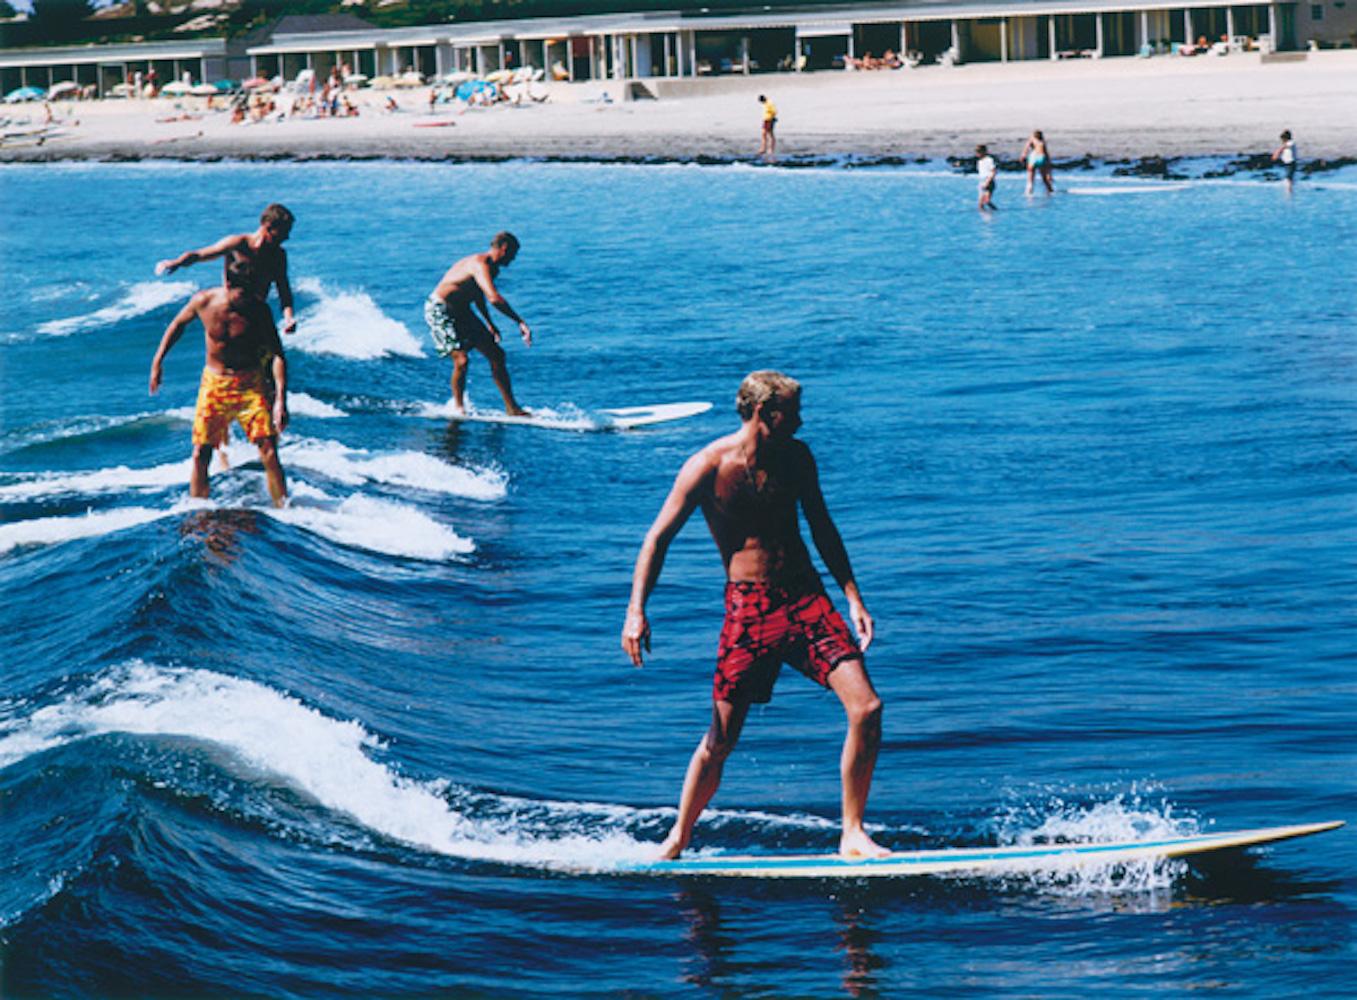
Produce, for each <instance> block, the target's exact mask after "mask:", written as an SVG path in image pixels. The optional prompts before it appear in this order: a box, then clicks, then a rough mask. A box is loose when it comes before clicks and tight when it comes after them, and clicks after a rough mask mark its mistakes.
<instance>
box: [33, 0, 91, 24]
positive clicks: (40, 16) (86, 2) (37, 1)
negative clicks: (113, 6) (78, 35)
mask: <svg viewBox="0 0 1357 1000" xmlns="http://www.w3.org/2000/svg"><path fill="white" fill-rule="evenodd" d="M93 13H94V4H93V3H92V2H91V0H33V20H34V21H36V22H37V23H39V24H42V25H50V26H51V27H54V28H61V27H68V26H69V27H73V26H74V25H75V24H77V23H78V22H80V21H83V20H84V19H85V18H87V17H89V16H90V15H91V14H93Z"/></svg>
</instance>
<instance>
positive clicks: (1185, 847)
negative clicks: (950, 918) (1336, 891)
mask: <svg viewBox="0 0 1357 1000" xmlns="http://www.w3.org/2000/svg"><path fill="white" fill-rule="evenodd" d="M1342 825H1343V823H1342V822H1341V821H1335V822H1329V823H1308V824H1302V825H1299V826H1272V827H1264V828H1261V829H1257V830H1237V831H1233V832H1230V833H1204V834H1198V835H1195V836H1190V837H1167V838H1160V839H1154V840H1123V841H1115V842H1107V843H1092V844H1035V845H1021V846H1014V847H983V848H947V849H944V850H933V851H896V852H893V853H891V854H888V855H886V856H885V857H881V858H856V859H855V858H842V857H840V856H839V855H837V854H808V855H776V854H769V855H760V854H750V855H709V856H699V857H690V858H679V859H678V860H676V861H651V862H643V863H640V864H635V865H628V866H625V867H623V868H622V869H620V871H621V872H623V873H624V874H634V875H719V876H736V877H741V878H899V877H905V876H916V875H968V874H993V873H997V874H1003V873H1007V872H1030V871H1048V870H1049V871H1057V870H1060V869H1062V868H1068V867H1072V866H1079V865H1113V864H1124V863H1126V862H1132V861H1153V860H1156V859H1159V858H1183V857H1191V856H1192V855H1197V854H1209V853H1211V852H1213V851H1227V850H1238V849H1242V848H1246V847H1257V846H1260V845H1263V844H1273V843H1276V842H1278V841H1282V840H1293V839H1295V838H1296V837H1309V836H1312V835H1313V834H1316V833H1324V832H1325V831H1326V830H1336V829H1338V827H1340V826H1342Z"/></svg>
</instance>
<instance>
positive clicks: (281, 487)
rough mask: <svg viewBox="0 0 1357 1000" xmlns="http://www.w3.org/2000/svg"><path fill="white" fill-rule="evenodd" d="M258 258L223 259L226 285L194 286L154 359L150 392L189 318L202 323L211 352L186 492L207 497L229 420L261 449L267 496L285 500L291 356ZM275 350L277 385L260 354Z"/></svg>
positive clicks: (157, 384)
mask: <svg viewBox="0 0 1357 1000" xmlns="http://www.w3.org/2000/svg"><path fill="white" fill-rule="evenodd" d="M257 280H258V274H257V268H256V265H255V264H254V262H253V261H251V260H248V259H241V258H236V259H234V260H231V261H228V262H227V264H226V283H225V286H219V287H217V288H205V289H203V290H202V291H199V292H196V293H195V294H194V295H193V297H192V298H191V299H189V300H188V303H187V304H186V305H185V306H184V308H183V309H181V310H179V315H177V316H175V317H174V319H173V320H172V321H171V322H170V325H169V326H168V327H166V328H165V334H164V336H163V337H161V338H160V347H159V348H157V350H156V352H155V357H154V358H152V359H151V382H150V387H151V394H152V395H154V394H155V393H156V392H158V391H159V390H160V383H161V367H162V365H163V363H164V361H165V355H166V354H168V353H169V352H170V348H172V347H174V345H175V343H177V342H178V340H179V338H180V337H181V336H182V335H183V333H184V330H186V329H187V328H188V325H189V323H191V322H192V321H193V318H194V317H195V316H196V317H197V318H198V319H199V320H201V321H202V324H203V334H204V338H203V342H204V345H205V347H206V359H205V363H204V366H203V375H202V379H201V381H200V382H199V385H198V404H197V407H196V408H195V409H194V412H193V469H192V472H191V473H190V475H189V493H190V494H191V495H192V496H195V497H206V496H208V495H209V494H208V482H207V473H208V466H209V465H210V464H211V462H212V450H213V448H215V447H216V446H217V444H218V443H219V442H221V441H224V440H225V438H226V434H227V429H228V428H229V426H230V423H231V421H232V420H236V421H239V423H240V426H241V428H242V429H243V430H244V431H245V435H246V436H247V437H248V438H249V439H250V440H251V441H252V442H254V444H255V445H256V446H257V447H258V448H259V459H260V461H261V462H263V463H264V475H265V477H266V479H267V481H268V488H269V495H270V496H271V497H272V498H273V505H274V506H275V507H281V506H283V503H284V501H286V500H287V480H286V479H285V478H284V476H283V466H282V463H281V462H279V460H278V435H279V434H280V433H281V432H282V431H283V430H285V429H286V428H287V359H286V358H285V357H284V356H283V344H282V341H281V340H279V339H278V328H277V326H275V325H274V322H273V313H272V312H270V311H269V307H268V306H267V305H265V304H264V303H263V302H262V301H260V299H259V296H258V295H257V294H256V293H255V282H256V281H257ZM265 356H271V357H272V363H271V368H272V376H273V378H272V388H271V390H270V386H269V385H268V384H267V383H266V382H265V379H264V372H263V370H262V369H261V367H260V359H261V358H263V357H265Z"/></svg>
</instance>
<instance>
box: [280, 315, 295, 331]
mask: <svg viewBox="0 0 1357 1000" xmlns="http://www.w3.org/2000/svg"><path fill="white" fill-rule="evenodd" d="M283 332H284V333H296V332H297V317H296V316H289V317H288V318H287V319H286V320H285V321H284V322H283Z"/></svg>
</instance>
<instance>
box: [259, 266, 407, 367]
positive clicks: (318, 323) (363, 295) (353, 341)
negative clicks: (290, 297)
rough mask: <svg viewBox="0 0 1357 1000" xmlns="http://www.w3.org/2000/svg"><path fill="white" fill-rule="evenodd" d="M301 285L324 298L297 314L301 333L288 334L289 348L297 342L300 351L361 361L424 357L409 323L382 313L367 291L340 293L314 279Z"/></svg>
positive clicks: (296, 345)
mask: <svg viewBox="0 0 1357 1000" xmlns="http://www.w3.org/2000/svg"><path fill="white" fill-rule="evenodd" d="M297 287H298V289H299V290H300V291H304V292H307V293H308V294H311V295H315V296H317V297H319V299H320V301H319V302H316V303H315V304H313V305H310V306H308V307H307V308H305V309H303V310H302V312H301V313H300V315H298V316H297V332H296V333H295V334H293V335H292V336H290V337H288V339H287V342H286V345H287V346H288V347H293V346H294V345H295V347H296V349H297V350H300V351H306V352H308V353H311V354H337V355H339V356H340V357H344V358H353V359H356V360H359V361H370V360H373V359H375V358H384V357H388V356H390V355H393V354H399V355H403V356H405V357H411V358H418V357H423V356H424V351H423V350H422V349H421V348H420V345H419V341H418V340H417V339H416V338H415V337H414V335H413V334H411V333H410V331H409V329H407V328H406V326H405V324H403V323H400V322H397V321H396V320H394V319H392V318H391V317H389V316H387V315H386V314H385V313H384V312H382V310H381V308H380V307H379V306H378V305H377V303H376V302H374V301H373V300H372V297H371V296H370V295H368V293H367V292H364V291H361V290H357V289H354V290H342V291H337V292H336V291H332V290H330V289H328V288H326V287H325V286H324V285H322V284H321V283H320V282H318V281H315V280H313V279H304V280H302V281H301V282H299V283H298V285H297Z"/></svg>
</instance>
